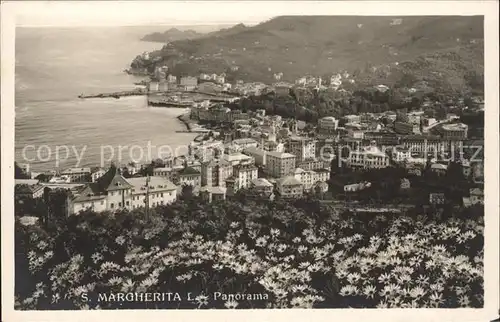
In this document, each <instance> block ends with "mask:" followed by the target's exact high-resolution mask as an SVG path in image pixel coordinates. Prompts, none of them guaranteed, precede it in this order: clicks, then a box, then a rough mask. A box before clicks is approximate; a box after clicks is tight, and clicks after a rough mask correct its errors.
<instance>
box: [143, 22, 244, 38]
mask: <svg viewBox="0 0 500 322" xmlns="http://www.w3.org/2000/svg"><path fill="white" fill-rule="evenodd" d="M245 28H247V27H246V26H245V25H244V24H242V23H240V24H237V25H235V26H232V27H228V28H221V29H219V30H215V31H210V32H198V31H196V30H193V29H187V30H179V29H177V28H170V29H168V30H166V31H164V32H154V33H150V34H147V35H145V36H144V37H142V38H141V40H143V41H151V42H161V43H169V42H172V41H177V40H185V39H197V38H202V37H224V36H228V35H232V34H235V33H238V32H240V31H242V30H243V29H245Z"/></svg>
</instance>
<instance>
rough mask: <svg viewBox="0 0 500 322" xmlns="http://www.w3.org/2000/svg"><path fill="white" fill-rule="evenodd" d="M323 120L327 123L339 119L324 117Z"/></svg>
mask: <svg viewBox="0 0 500 322" xmlns="http://www.w3.org/2000/svg"><path fill="white" fill-rule="evenodd" d="M321 120H325V121H336V120H337V119H336V118H335V117H333V116H325V117H322V118H321Z"/></svg>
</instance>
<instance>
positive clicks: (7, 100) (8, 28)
mask: <svg viewBox="0 0 500 322" xmlns="http://www.w3.org/2000/svg"><path fill="white" fill-rule="evenodd" d="M117 5H119V7H117ZM1 9H2V10H1V31H2V32H1V45H2V46H1V50H2V51H1V72H2V74H1V75H2V77H1V81H2V88H1V89H2V92H1V94H2V95H1V106H2V109H1V122H2V123H1V140H2V141H1V142H2V146H1V151H2V152H3V153H1V161H2V163H1V165H2V167H1V171H2V176H1V179H2V180H1V192H2V194H1V196H2V202H1V206H2V207H1V208H2V219H1V220H2V221H1V223H2V225H1V227H2V317H3V320H4V321H8V322H11V321H93V320H106V321H110V320H118V319H119V320H120V321H137V320H145V319H158V320H159V319H162V320H165V319H167V320H173V321H188V320H204V321H207V320H213V321H229V320H231V321H234V320H235V319H237V320H239V321H241V322H244V321H256V320H259V321H260V320H262V321H270V320H272V321H287V322H290V321H304V320H306V321H307V320H316V321H320V320H321V321H328V320H334V319H341V320H354V321H358V320H382V321H407V322H410V321H435V320H436V321H437V320H439V321H482V322H484V321H491V320H493V319H495V318H497V317H498V313H499V312H498V310H499V306H500V304H499V302H500V301H499V284H500V282H499V267H498V266H499V233H498V232H499V203H498V191H499V189H498V188H499V183H498V178H499V162H498V157H499V154H500V153H499V136H498V130H499V124H498V120H499V112H498V111H499V109H498V99H499V98H498V88H499V80H498V70H499V64H498V57H499V56H498V39H499V37H498V2H497V1H494V0H491V1H349V2H345V1H337V2H334V1H327V2H308V1H292V2H275V1H269V2H267V1H266V2H252V1H244V2H231V1H221V2H218V3H217V2H208V1H207V2H197V3H195V2H168V3H167V2H159V1H158V2H157V1H149V2H146V1H126V2H121V3H119V4H118V3H116V2H111V1H110V2H107V1H106V2H97V1H96V2H94V1H91V2H86V3H79V2H70V1H68V2H59V1H57V2H49V1H45V2H37V3H34V2H3V3H2V8H1ZM158 12H162V13H165V14H164V16H165V19H166V20H168V21H170V22H173V21H175V23H177V24H182V25H188V24H199V23H200V21H203V24H207V23H206V20H207V19H212V20H216V21H214V23H238V22H240V21H235V20H241V21H243V22H250V23H251V22H255V21H256V20H259V19H260V20H264V19H267V18H269V17H271V16H277V15H394V16H409V15H484V16H485V84H486V95H485V103H486V104H485V105H486V116H485V120H486V127H485V130H486V131H485V144H486V146H485V151H486V152H485V158H486V160H485V163H486V165H485V177H486V183H485V194H486V202H485V207H486V216H485V256H484V259H485V263H484V267H485V282H484V285H485V307H484V308H483V309H449V310H445V309H390V310H387V309H386V310H382V309H330V310H329V309H321V310H236V311H220V310H200V311H198V310H192V311H183V310H179V311H145V310H144V311H140V310H123V311H116V310H115V311H38V312H34V311H31V312H28V311H14V310H13V307H14V305H13V302H14V300H13V292H14V287H13V281H14V279H13V274H14V266H13V262H14V261H13V259H14V247H13V241H14V234H13V232H14V220H13V216H12V214H13V213H14V211H13V200H14V199H13V194H14V191H13V190H14V189H13V186H14V185H13V164H14V84H15V79H14V64H15V63H14V62H15V50H14V48H15V46H14V41H15V40H14V39H15V37H14V35H15V22H16V17H19V14H20V13H22V14H23V17H22V18H23V21H30V24H31V25H37V26H40V27H42V26H47V25H49V24H50V25H55V24H58V25H69V24H71V25H82V24H85V25H106V24H108V23H109V21H113V23H115V24H117V21H118V20H117V21H114V20H113V19H117V18H118V17H120V19H121V20H120V21H121V23H120V24H121V25H133V24H140V25H143V24H146V23H148V22H149V23H151V24H160V23H162V22H161V21H160V20H158V19H159V18H160V16H158ZM26 17H27V18H29V19H26ZM78 17H85V18H86V19H87V20H83V19H82V18H78ZM89 17H90V18H89ZM162 17H163V16H162ZM34 18H37V19H34ZM141 19H142V20H141Z"/></svg>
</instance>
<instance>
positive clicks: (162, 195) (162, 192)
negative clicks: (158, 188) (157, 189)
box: [161, 192, 163, 203]
mask: <svg viewBox="0 0 500 322" xmlns="http://www.w3.org/2000/svg"><path fill="white" fill-rule="evenodd" d="M161 197H162V198H163V192H162V193H161ZM162 203H163V201H162Z"/></svg>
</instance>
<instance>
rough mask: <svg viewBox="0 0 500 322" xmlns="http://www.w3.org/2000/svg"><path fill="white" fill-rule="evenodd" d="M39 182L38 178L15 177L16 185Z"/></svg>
mask: <svg viewBox="0 0 500 322" xmlns="http://www.w3.org/2000/svg"><path fill="white" fill-rule="evenodd" d="M39 182H40V180H37V179H16V180H15V184H16V185H18V184H26V185H28V186H32V185H35V184H38V183H39Z"/></svg>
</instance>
